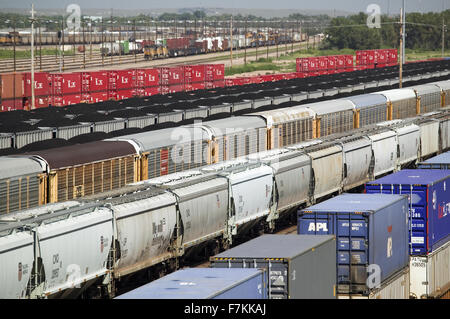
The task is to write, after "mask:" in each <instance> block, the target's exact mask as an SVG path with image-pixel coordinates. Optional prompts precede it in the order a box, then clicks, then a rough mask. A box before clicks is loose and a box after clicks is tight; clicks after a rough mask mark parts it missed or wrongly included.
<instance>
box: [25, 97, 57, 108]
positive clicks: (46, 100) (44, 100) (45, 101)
mask: <svg viewBox="0 0 450 319" xmlns="http://www.w3.org/2000/svg"><path fill="white" fill-rule="evenodd" d="M50 100H51V97H48V96H36V97H35V99H34V106H35V107H36V108H42V107H48V106H49V104H50ZM23 107H24V108H25V109H27V110H28V109H30V108H31V97H27V98H25V99H24V101H23Z"/></svg>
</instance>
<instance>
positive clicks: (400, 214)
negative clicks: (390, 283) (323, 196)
mask: <svg viewBox="0 0 450 319" xmlns="http://www.w3.org/2000/svg"><path fill="white" fill-rule="evenodd" d="M407 214H408V200H407V198H406V196H401V195H380V194H371V195H368V194H343V195H340V196H336V197H333V198H331V199H329V200H327V201H324V202H322V203H320V204H317V205H314V206H311V207H308V208H306V209H304V210H301V211H299V212H298V223H297V232H298V233H299V234H308V235H324V234H334V235H335V236H336V237H337V246H336V251H335V253H336V260H337V264H336V267H337V285H338V292H339V293H355V294H368V293H370V290H371V289H372V288H374V287H371V286H370V284H368V283H369V282H371V281H370V280H371V279H377V280H379V282H380V283H382V282H383V281H384V280H385V279H387V278H389V277H390V276H392V275H393V274H395V273H396V272H398V271H400V270H402V269H403V268H405V267H406V266H407V265H408V263H409V255H408V228H407V226H408V223H407ZM371 274H376V275H377V276H378V277H376V276H372V275H371Z"/></svg>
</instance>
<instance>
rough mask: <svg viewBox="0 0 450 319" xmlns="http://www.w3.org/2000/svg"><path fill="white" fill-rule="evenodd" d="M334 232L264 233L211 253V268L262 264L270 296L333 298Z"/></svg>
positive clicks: (334, 270) (334, 279)
mask: <svg viewBox="0 0 450 319" xmlns="http://www.w3.org/2000/svg"><path fill="white" fill-rule="evenodd" d="M335 251H336V239H335V237H334V236H329V235H328V236H300V235H263V236H261V237H258V238H255V239H252V240H250V241H248V242H246V243H244V244H241V245H239V246H237V247H234V248H231V249H229V250H227V251H225V252H223V253H221V254H219V255H216V256H214V257H211V267H213V268H265V269H267V270H268V272H267V275H268V277H269V282H268V284H267V286H266V287H267V296H268V298H269V299H287V298H290V299H308V298H321V299H325V298H327V299H328V298H336V294H335V288H336V287H335V285H336V254H335Z"/></svg>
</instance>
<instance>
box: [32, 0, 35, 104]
mask: <svg viewBox="0 0 450 319" xmlns="http://www.w3.org/2000/svg"><path fill="white" fill-rule="evenodd" d="M34 12H35V11H34V3H32V4H31V109H32V110H34V109H35V100H34V23H35V19H34Z"/></svg>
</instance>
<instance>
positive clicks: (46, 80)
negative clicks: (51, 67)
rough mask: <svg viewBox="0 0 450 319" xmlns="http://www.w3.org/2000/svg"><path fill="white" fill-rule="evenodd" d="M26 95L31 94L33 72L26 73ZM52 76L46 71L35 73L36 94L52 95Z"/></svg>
mask: <svg viewBox="0 0 450 319" xmlns="http://www.w3.org/2000/svg"><path fill="white" fill-rule="evenodd" d="M23 80H24V96H25V97H28V96H31V73H24V78H23ZM50 83H51V77H50V75H49V74H48V73H46V72H35V73H34V95H35V96H49V95H51V87H50Z"/></svg>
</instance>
